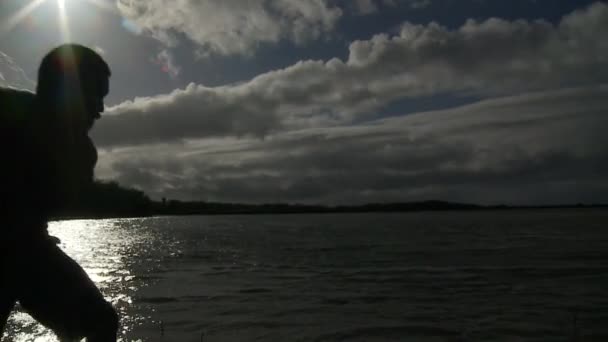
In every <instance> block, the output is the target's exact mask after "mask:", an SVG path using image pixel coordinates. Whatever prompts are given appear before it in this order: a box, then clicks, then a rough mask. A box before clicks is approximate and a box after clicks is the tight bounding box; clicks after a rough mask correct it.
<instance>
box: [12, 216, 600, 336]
mask: <svg viewBox="0 0 608 342" xmlns="http://www.w3.org/2000/svg"><path fill="white" fill-rule="evenodd" d="M50 231H51V232H52V234H54V235H56V236H58V237H59V238H61V240H62V243H61V246H62V248H63V249H64V250H65V251H66V252H67V253H68V254H69V255H70V256H72V257H74V258H75V259H76V260H77V261H78V262H79V263H80V264H81V265H83V267H84V268H85V269H86V271H87V272H88V273H89V275H90V276H91V277H92V279H93V280H94V281H95V282H96V283H97V284H98V285H99V287H100V288H101V289H102V291H103V293H104V295H105V296H106V297H107V298H108V300H110V301H112V303H113V304H114V305H115V306H116V307H117V308H118V310H119V311H120V314H121V324H122V331H121V334H120V337H121V340H122V341H138V340H140V341H200V340H201V336H203V340H204V341H208V342H212V341H222V342H226V341H469V340H471V341H491V340H494V341H571V340H572V339H573V337H574V336H579V337H580V340H598V341H599V340H608V325H607V324H606V322H607V321H608V292H607V291H608V211H606V210H539V211H524V210H522V211H499V212H441V213H431V212H429V213H399V214H384V213H375V214H327V215H260V216H211V217H210V216H192V217H155V218H142V219H113V220H82V221H62V222H54V223H53V224H51V226H50ZM7 335H8V336H5V338H4V339H3V341H54V340H55V339H54V337H53V335H52V334H51V333H50V332H49V331H47V330H45V329H44V328H42V327H41V326H39V325H37V324H35V322H33V321H32V319H31V318H30V317H29V316H28V315H27V314H25V313H22V312H20V311H18V310H17V311H16V312H15V313H14V314H13V315H12V317H11V319H10V324H9V328H8V332H7Z"/></svg>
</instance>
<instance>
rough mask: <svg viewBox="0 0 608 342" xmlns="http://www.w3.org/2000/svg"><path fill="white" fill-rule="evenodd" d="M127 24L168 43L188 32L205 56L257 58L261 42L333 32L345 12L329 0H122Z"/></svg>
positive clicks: (310, 37) (302, 40)
mask: <svg viewBox="0 0 608 342" xmlns="http://www.w3.org/2000/svg"><path fill="white" fill-rule="evenodd" d="M117 5H118V9H119V10H120V12H121V14H122V15H123V16H124V17H125V18H127V19H128V22H129V23H131V24H132V26H133V25H134V26H135V27H137V28H138V29H139V30H143V32H145V33H148V34H151V35H152V36H154V37H155V38H157V39H159V40H161V41H163V42H165V43H166V44H168V45H175V44H176V43H177V38H176V37H177V35H178V34H183V35H185V36H186V37H188V38H189V39H190V40H192V41H193V42H195V43H197V44H199V45H200V46H201V48H202V50H203V51H204V53H203V55H204V54H205V53H212V54H220V55H252V54H253V53H254V52H255V50H256V49H257V48H258V47H259V45H260V44H266V43H278V42H280V41H284V40H289V41H292V42H295V43H297V44H302V43H305V42H307V41H309V40H314V39H318V38H319V37H321V35H323V34H325V33H327V32H330V31H331V30H332V29H333V27H334V25H335V23H336V21H337V20H338V19H339V18H340V17H341V15H342V11H341V10H340V9H339V8H337V7H332V6H330V5H328V3H327V2H326V1H325V0H260V1H241V0H200V1H183V0H181V1H177V2H176V1H171V0H128V1H127V0H118V1H117Z"/></svg>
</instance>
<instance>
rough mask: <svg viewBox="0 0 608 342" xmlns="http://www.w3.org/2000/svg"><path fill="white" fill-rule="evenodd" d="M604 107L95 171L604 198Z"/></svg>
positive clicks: (490, 112)
mask: <svg viewBox="0 0 608 342" xmlns="http://www.w3.org/2000/svg"><path fill="white" fill-rule="evenodd" d="M607 109H608V86H597V87H585V88H575V89H567V90H561V91H551V92H542V93H536V94H531V95H521V96H516V97H507V98H500V99H494V100H486V101H482V102H480V103H476V104H473V105H468V106H464V107H460V108H455V109H450V110H444V111H436V112H428V113H420V114H416V115H408V116H404V117H399V118H390V119H384V120H379V121H374V122H370V123H367V124H362V125H354V126H344V127H333V128H312V129H305V130H300V131H291V132H283V133H277V134H273V135H270V136H268V137H267V139H264V140H259V139H253V138H252V139H235V138H216V139H203V140H193V141H189V142H186V143H184V144H179V145H175V144H155V145H145V146H139V147H128V148H119V149H115V150H112V151H111V152H107V151H103V150H102V152H101V153H100V162H99V167H98V170H97V174H98V176H99V177H102V178H114V179H117V180H118V181H120V182H121V183H123V184H126V185H132V186H138V187H140V188H142V189H144V190H145V191H147V192H148V193H150V194H152V195H153V196H155V197H157V198H160V197H162V196H165V197H169V198H182V199H207V200H214V201H246V202H277V201H281V202H308V203H313V202H325V203H353V202H374V201H414V200H426V199H443V200H454V201H466V202H478V203H497V202H510V203H520V204H522V203H532V204H538V203H557V202H561V201H569V202H577V201H580V202H594V201H595V202H602V201H603V202H606V201H608V197H607V196H608V195H607V194H608V138H607V136H606V134H605V132H604V131H605V128H606V127H608V117H606V115H605V113H606V110H607ZM564 137H567V139H564Z"/></svg>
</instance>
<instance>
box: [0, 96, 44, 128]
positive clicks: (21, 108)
mask: <svg viewBox="0 0 608 342" xmlns="http://www.w3.org/2000/svg"><path fill="white" fill-rule="evenodd" d="M35 104H36V94H34V93H32V92H31V91H28V90H23V89H15V88H2V87H0V124H2V125H3V126H6V125H9V126H10V123H13V124H17V123H19V122H22V121H25V120H27V119H28V118H29V116H30V115H31V113H32V109H33V107H34V106H35Z"/></svg>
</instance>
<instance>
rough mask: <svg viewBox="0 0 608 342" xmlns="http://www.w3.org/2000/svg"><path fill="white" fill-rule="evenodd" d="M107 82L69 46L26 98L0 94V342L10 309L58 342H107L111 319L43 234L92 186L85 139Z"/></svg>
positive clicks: (97, 61)
mask: <svg viewBox="0 0 608 342" xmlns="http://www.w3.org/2000/svg"><path fill="white" fill-rule="evenodd" d="M109 77H110V69H109V67H108V65H107V64H106V63H105V62H104V61H103V59H102V58H101V57H100V56H99V55H98V54H97V53H95V52H94V51H93V50H91V49H89V48H86V47H84V46H80V45H73V44H70V45H62V46H60V47H58V48H56V49H54V50H52V51H51V52H50V53H49V54H48V55H47V56H46V57H44V59H43V60H42V63H41V65H40V69H39V71H38V84H37V88H36V94H33V93H30V92H27V91H20V90H15V89H0V161H1V166H0V181H1V182H2V185H0V214H1V217H0V337H1V336H2V333H3V330H4V327H5V324H6V321H7V319H8V316H9V314H10V312H11V310H12V308H13V306H14V304H15V303H16V301H19V303H20V304H21V306H22V307H23V309H24V310H26V311H27V312H28V313H29V314H30V315H31V316H32V317H34V318H35V319H36V320H38V321H39V322H40V323H42V324H43V325H45V326H46V327H48V328H50V329H52V330H53V331H54V332H55V333H56V334H57V336H58V337H59V338H60V339H62V340H73V339H81V338H84V337H86V338H87V341H93V342H95V341H116V332H117V329H118V317H117V314H116V312H115V310H114V309H113V308H112V306H111V305H110V303H108V302H107V301H106V300H105V299H104V298H103V296H102V294H101V293H100V291H99V290H98V289H97V287H96V286H95V284H94V283H93V282H92V281H91V279H89V277H88V276H87V274H86V273H85V272H84V270H83V269H82V268H81V267H80V266H79V265H78V264H77V263H76V262H75V261H74V260H72V259H71V258H70V257H68V256H67V255H66V254H65V253H64V252H63V251H62V250H61V249H60V248H59V247H58V246H57V239H56V238H54V237H51V236H49V235H48V232H47V222H48V220H49V219H50V218H51V217H53V215H56V213H58V212H61V211H65V210H66V208H69V207H70V206H71V205H73V203H75V202H77V201H78V198H79V196H80V193H81V191H82V190H83V189H85V188H87V187H89V186H90V185H91V183H92V182H93V169H94V167H95V163H96V162H97V151H96V149H95V146H94V145H93V143H92V141H91V139H90V138H89V136H88V132H89V130H90V129H91V128H92V127H93V123H94V122H95V120H96V119H98V118H100V113H101V112H103V98H104V97H105V96H106V95H107V94H108V90H109V89H108V80H109Z"/></svg>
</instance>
